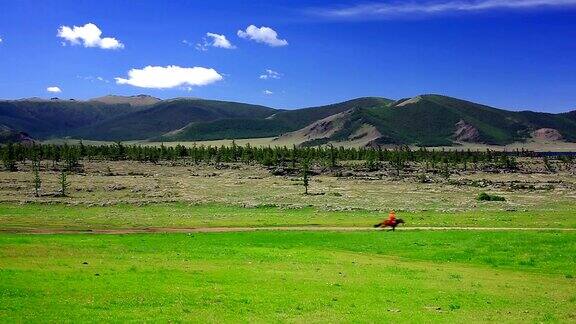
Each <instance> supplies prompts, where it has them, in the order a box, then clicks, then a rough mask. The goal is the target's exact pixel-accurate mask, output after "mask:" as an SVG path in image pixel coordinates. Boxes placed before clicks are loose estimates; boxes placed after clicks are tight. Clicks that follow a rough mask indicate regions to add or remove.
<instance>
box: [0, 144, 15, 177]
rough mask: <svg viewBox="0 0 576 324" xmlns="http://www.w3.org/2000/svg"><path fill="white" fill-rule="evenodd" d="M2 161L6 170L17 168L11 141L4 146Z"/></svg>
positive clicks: (11, 170)
mask: <svg viewBox="0 0 576 324" xmlns="http://www.w3.org/2000/svg"><path fill="white" fill-rule="evenodd" d="M2 161H3V162H4V167H6V170H8V171H10V172H14V171H17V170H18V169H17V168H16V153H15V152H14V145H13V144H12V143H8V144H7V145H6V147H4V152H3V154H2Z"/></svg>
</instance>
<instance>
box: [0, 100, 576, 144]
mask: <svg viewBox="0 0 576 324" xmlns="http://www.w3.org/2000/svg"><path fill="white" fill-rule="evenodd" d="M64 137H68V138H77V139H86V140H105V141H129V140H153V141H198V140H216V139H240V138H257V137H277V140H278V141H286V142H288V141H289V142H291V143H297V144H300V145H305V146H306V145H308V146H313V145H322V144H328V143H332V144H340V143H348V144H353V145H359V146H377V145H386V144H411V145H419V146H440V145H454V144H460V143H482V144H492V145H505V144H510V143H514V142H524V141H527V140H530V139H532V138H537V139H544V140H547V141H567V142H576V110H575V111H571V112H567V113H560V114H551V113H542V112H532V111H508V110H503V109H497V108H493V107H489V106H486V105H481V104H477V103H473V102H469V101H465V100H461V99H456V98H451V97H447V96H441V95H419V96H416V97H413V98H405V99H400V100H392V99H387V98H378V97H365V98H358V99H353V100H349V101H345V102H341V103H336V104H331V105H326V106H319V107H309V108H301V109H294V110H282V109H274V108H270V107H265V106H260V105H251V104H246V103H238V102H229V101H217V100H206V99H198V98H175V99H168V100H160V99H158V98H154V97H151V96H147V95H138V96H112V95H110V96H105V97H99V98H94V99H91V100H87V101H77V100H60V99H58V98H52V99H50V100H42V99H39V98H29V99H21V100H4V101H0V142H7V141H31V140H32V138H33V139H35V140H45V139H51V138H64Z"/></svg>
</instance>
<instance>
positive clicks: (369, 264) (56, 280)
mask: <svg viewBox="0 0 576 324" xmlns="http://www.w3.org/2000/svg"><path fill="white" fill-rule="evenodd" d="M83 164H84V170H83V171H82V172H79V173H74V174H71V175H70V176H69V178H68V180H69V181H70V184H71V187H70V196H69V197H58V196H56V195H54V193H55V192H56V191H57V190H58V175H59V173H58V171H57V170H52V168H51V165H50V164H49V163H48V162H44V163H43V165H42V180H43V183H42V192H41V193H42V195H41V197H34V196H33V175H32V172H31V170H30V166H29V165H19V169H20V171H19V172H0V231H1V232H4V233H0V322H54V321H66V322H93V321H115V322H118V321H193V322H239V321H241V322H245V321H250V322H274V321H280V322H342V321H345V322H351V321H357V322H382V321H385V322H464V321H469V322H574V321H575V320H576V311H575V309H576V288H575V287H576V281H575V279H574V277H575V276H576V273H575V272H574V269H575V268H576V266H575V265H576V232H574V231H538V230H536V231H529V232H528V231H490V232H487V231H458V230H453V231H439V232H436V231H418V230H417V231H403V232H394V233H392V232H372V231H365V232H333V231H328V232H300V231H290V232H288V231H277V232H244V233H234V232H228V233H190V234H129V235H96V234H94V235H87V234H66V235H56V234H51V235H28V234H13V233H10V232H20V231H23V232H26V231H30V230H34V229H42V230H54V229H67V230H90V229H92V230H97V229H130V228H148V227H159V228H163V227H171V228H179V227H180V228H190V227H240V226H242V227H262V226H322V227H332V226H346V227H370V226H371V225H372V224H374V222H376V221H378V220H380V219H382V218H383V217H385V215H386V214H387V212H388V210H389V209H391V208H394V209H396V210H397V211H398V215H399V217H402V218H404V219H405V220H406V221H407V224H406V226H464V227H526V228H541V227H545V228H547V227H554V228H569V229H574V228H576V214H575V213H574V210H576V199H575V198H576V190H575V188H576V177H575V176H574V174H573V173H571V172H569V171H560V172H558V173H550V172H545V171H544V170H540V169H539V167H538V166H533V168H532V169H533V170H534V172H525V173H524V172H518V173H512V174H510V173H483V172H480V173H478V172H461V173H459V174H454V175H452V176H451V177H450V179H449V180H446V179H442V178H441V177H440V176H437V175H434V174H430V175H428V176H429V177H430V179H429V180H430V181H431V182H429V183H421V182H419V181H418V179H417V175H416V174H406V175H405V176H403V177H396V176H393V175H391V174H390V173H389V172H387V171H381V172H371V173H367V172H354V173H352V174H350V175H343V176H336V175H330V174H323V175H319V176H314V177H313V178H312V182H311V193H312V194H310V195H304V194H303V188H302V186H301V184H300V181H299V179H298V177H297V176H290V175H285V176H275V175H272V174H271V172H270V171H269V170H267V169H266V168H263V167H259V166H247V165H219V166H214V165H204V164H201V165H194V164H183V163H176V164H174V165H172V164H169V163H164V164H158V165H155V164H149V163H135V162H88V161H83ZM480 192H488V193H491V194H498V195H500V196H503V197H505V198H506V201H504V202H479V201H476V197H477V195H478V194H479V193H480Z"/></svg>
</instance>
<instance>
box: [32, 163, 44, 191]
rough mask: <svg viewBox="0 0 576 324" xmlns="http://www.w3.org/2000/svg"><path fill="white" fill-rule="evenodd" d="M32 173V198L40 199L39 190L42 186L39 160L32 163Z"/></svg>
mask: <svg viewBox="0 0 576 324" xmlns="http://www.w3.org/2000/svg"><path fill="white" fill-rule="evenodd" d="M32 169H33V171H34V196H36V197H40V188H41V186H42V179H41V178H40V160H36V161H34V162H33V167H32Z"/></svg>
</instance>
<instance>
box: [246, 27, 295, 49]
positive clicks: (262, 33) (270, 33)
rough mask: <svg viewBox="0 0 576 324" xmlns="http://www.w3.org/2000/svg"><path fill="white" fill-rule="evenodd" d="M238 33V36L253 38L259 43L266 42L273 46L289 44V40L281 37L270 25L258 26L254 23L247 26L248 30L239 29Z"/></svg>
mask: <svg viewBox="0 0 576 324" xmlns="http://www.w3.org/2000/svg"><path fill="white" fill-rule="evenodd" d="M237 34H238V37H241V38H246V39H249V40H253V41H255V42H257V43H264V44H267V45H269V46H273V47H277V46H286V45H288V41H287V40H285V39H279V38H278V33H277V32H276V31H275V30H274V29H272V28H270V27H264V26H262V27H260V28H258V27H256V26H254V25H250V26H248V27H246V31H243V30H239V31H238V33H237Z"/></svg>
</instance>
